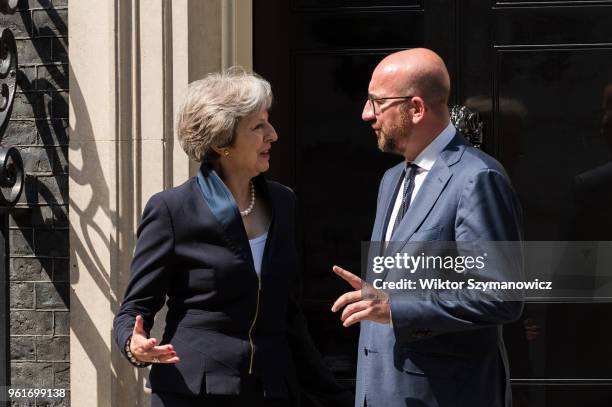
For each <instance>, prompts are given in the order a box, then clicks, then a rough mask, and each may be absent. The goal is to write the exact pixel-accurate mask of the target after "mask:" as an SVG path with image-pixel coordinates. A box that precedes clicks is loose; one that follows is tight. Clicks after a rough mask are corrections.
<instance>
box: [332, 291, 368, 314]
mask: <svg viewBox="0 0 612 407" xmlns="http://www.w3.org/2000/svg"><path fill="white" fill-rule="evenodd" d="M359 300H361V291H360V290H359V291H349V292H348V293H345V294H342V295H341V296H340V297H338V299H337V300H336V302H334V305H332V312H336V311H338V310H339V309H340V308H342V307H344V306H345V305H346V304H351V303H353V302H356V301H359Z"/></svg>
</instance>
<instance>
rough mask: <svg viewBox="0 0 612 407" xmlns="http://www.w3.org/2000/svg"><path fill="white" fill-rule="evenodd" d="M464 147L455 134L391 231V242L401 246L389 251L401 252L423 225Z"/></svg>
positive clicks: (461, 139)
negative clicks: (400, 219) (398, 222)
mask: <svg viewBox="0 0 612 407" xmlns="http://www.w3.org/2000/svg"><path fill="white" fill-rule="evenodd" d="M465 146H466V144H465V141H464V139H463V136H461V135H460V134H459V133H457V134H456V135H455V137H454V138H453V139H452V140H451V142H450V143H449V144H448V145H447V146H446V147H445V148H444V150H443V151H442V152H441V153H440V156H439V157H438V159H437V160H436V162H435V164H434V165H433V167H432V169H431V170H430V171H429V173H428V174H427V177H425V180H424V182H423V184H422V185H421V188H420V189H419V191H418V193H417V196H416V197H415V199H414V201H413V202H412V205H410V208H408V211H407V212H406V215H404V218H403V219H402V221H401V222H400V224H399V225H398V227H397V229H396V230H394V231H393V235H392V236H391V240H392V241H394V242H401V244H400V245H399V247H397V245H396V247H389V249H395V250H394V251H399V250H401V249H402V248H403V247H404V245H405V244H406V242H407V241H408V240H410V237H411V236H412V235H413V234H414V232H415V231H416V230H417V228H418V227H419V226H420V225H421V224H422V223H423V221H424V220H425V218H426V217H427V215H428V214H429V212H431V210H432V208H433V206H434V205H435V203H436V202H437V200H438V198H439V197H440V194H442V191H444V188H445V187H446V185H447V184H448V182H449V180H450V179H451V177H452V171H451V170H450V167H451V166H452V165H454V164H455V163H456V162H457V161H459V160H460V159H461V156H462V155H463V152H464V151H465Z"/></svg>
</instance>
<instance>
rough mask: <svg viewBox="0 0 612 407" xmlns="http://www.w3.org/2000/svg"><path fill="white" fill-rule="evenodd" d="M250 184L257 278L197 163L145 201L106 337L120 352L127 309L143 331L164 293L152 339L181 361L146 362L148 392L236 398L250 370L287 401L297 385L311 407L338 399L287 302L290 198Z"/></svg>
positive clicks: (227, 212) (229, 213)
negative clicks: (262, 215)
mask: <svg viewBox="0 0 612 407" xmlns="http://www.w3.org/2000/svg"><path fill="white" fill-rule="evenodd" d="M254 183H255V187H256V190H257V194H258V196H259V197H262V198H263V199H264V200H266V201H267V202H268V203H269V206H270V207H271V209H272V220H271V224H270V228H269V231H268V239H267V242H266V246H265V250H264V255H263V261H262V267H261V277H258V275H257V273H256V272H255V268H254V266H253V260H252V255H251V250H250V246H249V242H248V237H247V235H246V231H245V229H244V226H243V223H242V219H241V217H240V214H239V212H238V208H237V206H236V204H235V201H234V200H233V198H232V197H231V193H230V192H229V190H228V189H227V187H225V185H224V184H223V183H222V182H221V181H220V178H218V176H217V175H216V173H215V172H214V171H213V170H212V169H210V168H208V167H206V166H203V167H202V170H201V171H200V173H199V174H198V177H193V178H191V179H190V180H188V181H187V182H186V183H184V184H183V185H181V186H179V187H176V188H173V189H169V190H165V191H163V192H160V193H158V194H156V195H154V196H153V197H151V199H150V200H149V202H148V203H147V205H146V207H145V210H144V213H143V217H142V221H141V223H140V226H139V228H138V241H137V244H136V250H135V253H134V258H133V262H132V274H131V278H130V280H129V283H128V287H127V290H126V294H125V298H124V300H123V303H122V305H121V308H120V310H119V312H118V314H117V316H116V318H115V321H114V334H115V339H116V341H117V343H118V345H119V347H120V348H121V350H122V352H123V353H124V354H125V350H124V347H125V346H124V345H125V343H126V341H127V340H128V338H129V337H130V335H131V334H132V330H133V326H134V321H135V317H136V315H138V314H140V315H142V316H143V318H144V327H145V330H146V331H147V332H150V329H151V327H152V326H153V320H154V316H155V314H156V312H157V311H159V309H160V308H161V307H162V306H163V304H164V302H165V301H166V298H167V306H168V313H167V316H166V328H165V332H164V335H163V338H162V341H161V343H162V344H165V343H171V344H172V345H173V346H174V348H175V350H176V352H177V354H178V355H179V357H180V358H181V361H180V362H179V363H177V364H154V365H153V366H152V368H151V373H150V377H149V378H150V385H151V388H152V390H153V391H154V392H162V391H168V392H174V393H183V394H190V395H200V394H211V395H237V394H239V391H240V382H241V378H242V377H244V376H245V375H249V374H254V375H257V376H259V377H261V379H262V383H263V386H264V391H265V395H266V396H267V397H290V398H291V399H294V400H296V399H297V397H298V392H299V390H298V382H299V384H300V386H302V388H306V389H307V390H308V388H310V390H311V391H312V392H311V394H310V395H309V396H308V397H309V399H311V400H313V401H316V403H315V404H317V403H320V404H323V405H325V404H326V403H327V402H329V403H340V404H345V405H346V404H347V403H346V401H347V393H346V391H345V390H344V389H343V388H341V387H340V386H338V385H336V383H335V381H334V379H333V376H332V375H331V373H330V372H329V370H327V368H326V367H325V365H324V364H323V361H322V358H321V357H320V355H319V353H318V352H317V350H316V348H315V347H314V345H313V343H312V341H311V340H310V337H309V335H308V332H307V329H306V323H305V318H304V316H303V314H302V312H301V310H300V306H299V305H298V301H297V287H298V272H297V268H298V264H297V263H298V262H297V252H296V247H295V239H294V237H295V225H294V223H295V222H294V219H295V210H296V199H295V196H294V194H293V192H292V191H291V190H290V189H289V188H287V187H284V186H282V185H280V184H278V183H276V182H271V181H266V180H265V179H264V178H263V176H258V177H256V178H254ZM296 365H298V367H299V369H298V368H296ZM295 402H296V403H297V401H295ZM349 402H351V401H349Z"/></svg>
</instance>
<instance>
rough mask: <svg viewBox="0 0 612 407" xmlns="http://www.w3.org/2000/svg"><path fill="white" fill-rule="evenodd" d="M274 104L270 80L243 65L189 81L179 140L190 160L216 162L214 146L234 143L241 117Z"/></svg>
mask: <svg viewBox="0 0 612 407" xmlns="http://www.w3.org/2000/svg"><path fill="white" fill-rule="evenodd" d="M271 105H272V88H271V86H270V83H269V82H268V81H266V80H265V79H263V78H262V77H260V76H259V75H257V74H256V73H250V72H247V71H245V70H244V68H241V67H232V68H229V69H227V70H225V71H223V72H217V73H210V74H208V75H206V77H205V78H203V79H200V80H197V81H195V82H192V83H190V84H189V88H188V90H187V96H186V97H185V101H184V102H183V105H182V106H181V108H180V110H179V113H178V120H177V130H176V131H177V135H178V140H179V143H180V144H181V147H182V148H183V150H185V153H187V155H188V156H189V158H190V159H192V160H194V161H212V160H215V159H216V158H217V157H218V154H217V153H216V152H215V151H214V150H213V149H212V147H226V146H230V145H231V144H232V143H233V141H234V136H235V129H236V125H237V124H238V122H239V121H240V119H241V118H243V117H245V116H248V115H250V114H252V113H255V112H259V111H262V110H269V109H270V106H271Z"/></svg>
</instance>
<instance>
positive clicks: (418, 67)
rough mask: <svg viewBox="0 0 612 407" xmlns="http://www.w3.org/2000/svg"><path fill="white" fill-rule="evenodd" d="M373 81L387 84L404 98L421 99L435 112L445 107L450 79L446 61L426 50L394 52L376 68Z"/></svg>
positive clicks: (415, 49)
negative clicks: (409, 96)
mask: <svg viewBox="0 0 612 407" xmlns="http://www.w3.org/2000/svg"><path fill="white" fill-rule="evenodd" d="M372 79H377V80H381V81H384V82H386V83H387V84H388V86H389V87H392V88H394V89H393V90H394V91H396V92H400V93H401V94H402V95H414V96H420V97H422V98H423V99H424V100H425V102H426V103H427V104H428V105H429V106H430V107H431V108H432V109H435V110H438V109H439V108H442V107H443V108H446V107H447V105H448V98H449V96H450V78H449V75H448V70H447V69H446V65H445V64H444V61H443V60H442V58H440V56H439V55H438V54H436V53H435V52H433V51H431V50H429V49H426V48H414V49H410V50H405V51H399V52H395V53H393V54H391V55H388V56H387V57H385V58H384V59H383V60H382V61H381V62H380V63H379V64H378V66H377V67H376V69H375V70H374V73H373V75H372Z"/></svg>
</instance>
